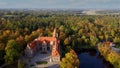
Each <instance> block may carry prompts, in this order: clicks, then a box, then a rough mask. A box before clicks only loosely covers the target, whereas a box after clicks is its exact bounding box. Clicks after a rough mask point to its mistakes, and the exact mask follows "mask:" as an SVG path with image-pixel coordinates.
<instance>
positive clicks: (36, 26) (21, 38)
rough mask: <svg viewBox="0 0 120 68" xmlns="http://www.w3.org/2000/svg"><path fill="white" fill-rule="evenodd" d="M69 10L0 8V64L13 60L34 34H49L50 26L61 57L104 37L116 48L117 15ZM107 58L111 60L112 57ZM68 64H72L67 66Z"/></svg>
mask: <svg viewBox="0 0 120 68" xmlns="http://www.w3.org/2000/svg"><path fill="white" fill-rule="evenodd" d="M71 13H72V12H71ZM71 13H67V12H66V13H65V12H62V11H55V12H54V13H53V12H52V11H51V12H48V11H40V10H39V11H35V10H34V11H33V10H29V11H28V10H23V11H19V10H0V65H2V64H4V63H9V64H10V63H13V62H15V61H17V60H18V59H19V57H20V55H21V54H23V53H24V49H25V47H26V46H27V43H29V42H31V41H32V40H34V39H35V38H37V37H38V36H52V31H53V29H54V28H57V30H58V32H59V39H60V45H61V49H62V57H66V58H70V57H69V56H68V55H71V56H73V55H76V54H75V53H74V51H72V50H78V49H80V48H96V45H97V44H98V43H99V42H105V41H110V42H114V43H115V44H116V45H117V47H118V48H119V46H120V16H119V15H77V14H76V13H75V12H73V13H72V14H71ZM101 45H102V44H101ZM66 48H67V49H66ZM69 48H70V50H71V51H69V50H68V49H69ZM103 48H104V47H103ZM104 49H105V48H104ZM99 51H100V53H101V54H102V51H103V50H102V48H99ZM69 52H70V53H69ZM71 53H74V54H73V55H72V54H71ZM103 55H104V53H103ZM110 55H111V54H110ZM67 56H68V57H67ZM74 57H76V56H74ZM105 57H106V56H105ZM71 59H72V58H71ZM108 59H110V58H108ZM115 59H116V58H115ZM76 60H77V57H76ZM113 60H114V58H113ZM64 61H65V58H64V59H62V62H63V63H64ZM77 61H78V60H77ZM62 62H61V64H62ZM68 62H69V61H68ZM110 62H111V63H113V62H112V60H110ZM78 63H80V62H76V64H78ZM71 64H72V63H71ZM71 64H68V65H71ZM76 64H74V65H76ZM62 66H65V65H62ZM76 66H77V65H76ZM119 66H120V65H119ZM119 66H117V67H119ZM117 67H116V68H117ZM61 68H64V67H61ZM71 68H73V67H72V66H71Z"/></svg>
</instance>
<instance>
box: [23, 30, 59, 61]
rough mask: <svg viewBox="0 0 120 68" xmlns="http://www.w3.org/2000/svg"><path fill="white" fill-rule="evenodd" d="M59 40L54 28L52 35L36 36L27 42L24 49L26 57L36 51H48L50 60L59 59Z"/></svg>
mask: <svg viewBox="0 0 120 68" xmlns="http://www.w3.org/2000/svg"><path fill="white" fill-rule="evenodd" d="M59 43H60V41H59V40H58V33H57V31H56V29H54V31H53V36H52V37H38V38H36V39H35V40H33V41H32V42H31V43H29V44H28V45H27V47H26V49H25V55H26V56H27V57H33V56H34V55H35V53H36V52H38V51H40V52H46V53H47V52H50V53H51V59H52V61H60V46H59Z"/></svg>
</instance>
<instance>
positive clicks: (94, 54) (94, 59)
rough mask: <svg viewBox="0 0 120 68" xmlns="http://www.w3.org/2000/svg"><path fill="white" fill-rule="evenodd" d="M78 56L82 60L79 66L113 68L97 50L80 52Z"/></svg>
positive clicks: (83, 67) (80, 67)
mask: <svg viewBox="0 0 120 68" xmlns="http://www.w3.org/2000/svg"><path fill="white" fill-rule="evenodd" d="M78 58H79V60H80V66H79V68H112V67H111V66H110V64H109V63H108V62H105V60H104V58H103V57H101V56H100V55H99V52H98V51H95V50H94V51H84V52H79V53H78Z"/></svg>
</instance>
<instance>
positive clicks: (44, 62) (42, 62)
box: [36, 61, 48, 64]
mask: <svg viewBox="0 0 120 68" xmlns="http://www.w3.org/2000/svg"><path fill="white" fill-rule="evenodd" d="M47 63H48V62H47V61H37V62H36V64H47Z"/></svg>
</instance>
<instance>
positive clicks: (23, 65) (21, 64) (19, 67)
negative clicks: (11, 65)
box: [18, 60, 25, 68]
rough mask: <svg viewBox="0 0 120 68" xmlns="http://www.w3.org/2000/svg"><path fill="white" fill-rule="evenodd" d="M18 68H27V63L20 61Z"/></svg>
mask: <svg viewBox="0 0 120 68" xmlns="http://www.w3.org/2000/svg"><path fill="white" fill-rule="evenodd" d="M18 68H25V63H24V62H22V60H18Z"/></svg>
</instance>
